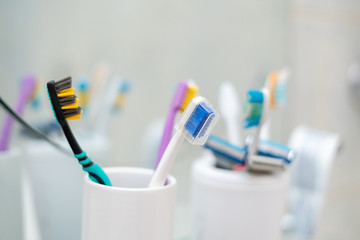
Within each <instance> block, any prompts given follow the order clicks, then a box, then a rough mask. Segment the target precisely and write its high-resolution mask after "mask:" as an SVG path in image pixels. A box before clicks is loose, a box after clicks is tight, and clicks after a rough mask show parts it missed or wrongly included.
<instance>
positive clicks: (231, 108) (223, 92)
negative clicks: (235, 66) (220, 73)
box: [219, 82, 241, 146]
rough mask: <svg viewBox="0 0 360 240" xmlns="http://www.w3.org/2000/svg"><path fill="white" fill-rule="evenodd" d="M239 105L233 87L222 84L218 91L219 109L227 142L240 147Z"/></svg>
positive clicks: (225, 83)
mask: <svg viewBox="0 0 360 240" xmlns="http://www.w3.org/2000/svg"><path fill="white" fill-rule="evenodd" d="M239 103H240V102H239V98H238V95H237V93H236V89H235V86H234V85H233V84H232V83H230V82H223V83H222V84H221V86H220V91H219V108H220V112H221V116H222V118H223V119H224V121H225V124H226V130H227V136H228V140H229V142H230V143H231V144H233V145H236V146H240V143H241V136H240V131H239V124H240V119H239V117H240V107H239Z"/></svg>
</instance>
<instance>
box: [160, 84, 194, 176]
mask: <svg viewBox="0 0 360 240" xmlns="http://www.w3.org/2000/svg"><path fill="white" fill-rule="evenodd" d="M187 89H188V84H187V82H186V81H181V82H179V84H178V86H177V88H176V93H175V95H174V98H173V100H172V102H171V105H170V111H169V114H168V116H167V119H166V123H165V127H164V132H163V135H162V139H161V144H160V148H159V153H158V157H157V161H156V164H155V169H156V168H157V167H158V165H159V163H160V160H161V157H162V155H163V154H164V152H165V149H166V147H167V145H168V144H169V142H170V139H171V135H172V131H173V128H174V122H175V116H176V112H177V111H179V110H180V108H181V106H182V104H183V102H184V98H185V96H186V92H187Z"/></svg>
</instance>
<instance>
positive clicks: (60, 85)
mask: <svg viewBox="0 0 360 240" xmlns="http://www.w3.org/2000/svg"><path fill="white" fill-rule="evenodd" d="M71 82H72V80H71V77H67V78H64V79H61V80H59V81H57V82H55V89H56V91H57V92H58V93H59V92H60V91H62V90H65V89H68V88H71Z"/></svg>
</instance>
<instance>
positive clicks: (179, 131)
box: [149, 97, 219, 188]
mask: <svg viewBox="0 0 360 240" xmlns="http://www.w3.org/2000/svg"><path fill="white" fill-rule="evenodd" d="M218 117H219V115H218V113H217V111H216V110H215V109H214V108H213V107H212V106H211V105H210V104H209V103H208V101H207V100H206V99H205V98H203V97H196V98H193V99H192V100H191V102H190V103H189V105H188V106H187V108H186V109H185V112H184V113H183V115H182V118H181V120H180V122H179V123H178V124H177V125H176V126H175V129H176V133H175V135H174V136H173V137H172V139H171V141H170V143H169V145H168V146H167V148H166V150H165V152H164V155H163V156H162V158H161V161H160V164H159V166H158V167H157V169H156V170H155V172H154V175H153V176H152V178H151V181H150V184H149V188H156V187H161V186H164V184H165V181H166V178H167V176H168V174H169V172H170V169H171V167H172V165H173V162H174V159H175V157H176V155H177V153H178V151H179V149H180V147H181V144H182V143H183V141H184V140H185V139H187V140H188V141H189V142H190V143H192V144H198V145H203V144H204V143H205V142H206V140H207V138H208V136H209V134H210V132H211V130H212V128H213V127H214V125H215V123H216V121H217V119H218Z"/></svg>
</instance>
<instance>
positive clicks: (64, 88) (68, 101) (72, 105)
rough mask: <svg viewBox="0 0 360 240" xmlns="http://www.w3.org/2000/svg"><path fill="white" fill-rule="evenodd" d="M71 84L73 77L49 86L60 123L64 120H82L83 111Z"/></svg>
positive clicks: (55, 112)
mask: <svg viewBox="0 0 360 240" xmlns="http://www.w3.org/2000/svg"><path fill="white" fill-rule="evenodd" d="M71 82H72V80H71V77H67V78H64V79H62V80H60V81H57V82H55V81H50V82H48V84H47V87H48V93H49V98H50V101H51V105H52V108H53V111H54V114H55V116H56V118H57V120H58V121H59V123H61V121H63V120H64V119H65V120H74V119H79V118H81V114H82V109H81V107H79V100H78V99H77V97H76V96H75V89H74V88H72V87H71V85H72V83H71Z"/></svg>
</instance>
